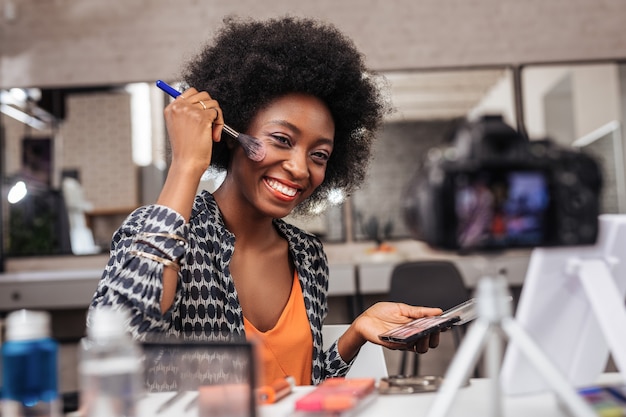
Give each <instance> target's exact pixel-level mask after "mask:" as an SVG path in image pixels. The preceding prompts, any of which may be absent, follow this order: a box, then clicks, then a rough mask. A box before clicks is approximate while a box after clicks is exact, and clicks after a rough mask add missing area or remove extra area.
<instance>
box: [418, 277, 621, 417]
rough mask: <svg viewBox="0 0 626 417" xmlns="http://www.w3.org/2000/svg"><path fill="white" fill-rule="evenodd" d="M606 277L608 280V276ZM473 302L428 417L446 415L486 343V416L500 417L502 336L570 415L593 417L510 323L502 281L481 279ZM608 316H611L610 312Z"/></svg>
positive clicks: (505, 287)
mask: <svg viewBox="0 0 626 417" xmlns="http://www.w3.org/2000/svg"><path fill="white" fill-rule="evenodd" d="M588 273H590V271H586V270H581V276H583V275H584V276H585V277H586V276H587V275H588ZM608 276H609V278H610V274H609V275H608ZM595 278H597V276H596V277H595ZM595 285H597V281H595V284H593V285H590V286H595ZM616 294H617V293H616ZM476 298H477V309H478V318H477V319H476V321H475V322H474V323H473V324H472V326H471V327H470V328H469V331H468V333H467V335H466V336H465V338H464V340H463V342H462V343H461V346H460V347H459V350H458V352H457V354H456V355H455V357H454V359H453V360H452V363H451V364H450V367H449V368H448V371H447V372H446V375H445V378H444V382H443V384H442V386H441V388H440V390H439V392H438V393H437V395H436V397H435V400H434V402H433V404H432V406H431V408H430V410H429V412H428V417H444V416H446V415H447V413H448V411H449V409H450V406H451V405H452V401H453V400H454V396H455V395H456V392H457V391H458V390H459V388H460V387H461V386H462V385H463V383H464V382H465V381H466V380H467V378H469V375H470V372H471V370H472V369H474V367H475V366H476V362H477V361H478V358H479V356H480V353H481V351H482V350H483V349H484V348H485V345H486V344H487V342H490V344H489V346H488V347H489V352H488V355H487V357H486V365H487V372H488V376H489V378H490V379H491V384H492V389H491V403H490V409H489V414H488V415H490V416H493V417H497V416H498V417H501V416H503V415H504V414H503V411H502V401H501V393H500V367H501V358H502V354H501V353H502V347H503V343H502V337H503V336H507V337H508V339H509V342H510V343H514V344H516V345H517V346H518V347H519V348H520V350H521V351H522V352H523V353H524V354H525V355H526V357H527V358H528V360H529V361H530V362H531V363H532V365H533V366H534V367H535V369H536V370H537V371H538V372H539V373H540V374H541V375H542V376H543V377H544V379H545V380H546V381H547V382H548V384H550V385H551V386H552V388H553V389H554V391H555V393H556V394H557V395H558V396H559V398H560V399H561V400H562V402H563V404H564V405H565V406H567V407H568V408H569V410H570V411H571V413H572V415H574V416H576V417H597V416H596V414H595V413H594V412H593V411H592V410H591V408H590V407H589V406H588V405H587V404H586V403H585V402H584V401H583V399H582V398H581V397H580V396H579V395H578V394H577V393H576V391H575V390H574V389H573V388H572V387H571V386H570V385H569V383H568V382H567V380H566V379H565V377H563V375H562V374H561V373H560V372H559V371H558V369H557V368H556V367H555V366H554V365H553V364H552V363H551V362H550V360H549V359H548V358H547V356H546V355H545V354H544V353H543V352H542V351H541V350H540V349H539V347H538V346H537V345H536V344H535V342H534V341H533V340H532V339H531V338H530V336H528V334H527V333H526V332H525V331H524V329H523V328H522V327H521V326H520V325H519V324H518V323H517V322H516V321H515V320H514V319H513V317H512V314H511V306H510V301H509V300H510V296H509V293H508V289H507V283H506V281H505V280H504V278H502V277H498V278H491V277H485V278H483V279H482V280H481V281H480V282H479V284H478V293H477V297H476ZM604 303H606V300H604V299H603V300H602V302H601V303H599V304H604ZM620 305H621V310H622V313H624V323H626V312H624V306H623V302H622V303H621V304H620ZM611 314H614V312H613V311H612V312H611ZM601 320H602V319H601ZM618 328H621V329H625V328H626V324H624V327H618ZM614 333H616V332H614ZM620 343H621V342H620ZM622 346H626V345H622ZM622 369H624V368H622Z"/></svg>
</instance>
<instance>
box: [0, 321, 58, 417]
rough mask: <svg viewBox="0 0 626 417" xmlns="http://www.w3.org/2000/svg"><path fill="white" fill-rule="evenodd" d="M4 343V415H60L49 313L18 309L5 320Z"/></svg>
mask: <svg viewBox="0 0 626 417" xmlns="http://www.w3.org/2000/svg"><path fill="white" fill-rule="evenodd" d="M6 326H7V327H6V342H5V343H4V344H3V345H2V381H3V384H4V387H3V388H2V416H3V417H44V416H45V417H48V416H50V417H58V416H60V414H61V407H60V400H59V392H58V345H57V343H56V341H54V340H53V339H52V338H51V337H50V315H49V314H48V313H45V312H43V311H31V310H19V311H14V312H12V313H10V314H9V315H8V317H7V320H6Z"/></svg>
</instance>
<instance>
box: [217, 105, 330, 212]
mask: <svg viewBox="0 0 626 417" xmlns="http://www.w3.org/2000/svg"><path fill="white" fill-rule="evenodd" d="M246 133H247V134H249V135H251V136H254V137H256V138H258V139H259V140H261V141H262V142H263V143H264V145H265V149H266V151H267V154H266V156H265V159H263V160H262V161H260V162H254V161H252V160H250V159H249V158H247V157H246V156H245V154H244V152H243V149H242V148H241V147H237V148H236V149H235V151H234V156H233V160H232V163H231V166H230V169H229V175H228V177H227V181H226V182H225V184H226V185H227V187H228V188H229V191H233V190H234V189H236V190H237V194H236V195H237V198H238V199H239V202H240V203H242V204H244V205H246V206H247V207H245V208H246V209H252V210H256V211H258V212H260V214H261V215H262V216H267V217H272V218H280V217H284V216H286V215H288V214H289V213H290V212H291V211H292V210H293V208H294V207H296V206H297V205H298V204H299V203H300V202H302V201H303V200H305V199H306V198H307V197H309V196H310V195H311V194H312V193H313V191H315V189H316V188H317V187H318V186H319V185H320V184H321V183H322V182H323V181H324V176H325V173H326V165H327V163H328V159H329V158H330V154H331V153H332V150H333V140H334V139H333V138H334V133H335V124H334V122H333V118H332V116H331V114H330V111H329V110H328V108H327V107H326V105H325V104H324V103H323V102H322V101H320V100H319V99H317V98H315V97H313V96H309V95H304V94H288V95H285V96H282V97H279V98H277V99H276V100H274V101H272V102H270V104H269V105H267V106H266V107H264V108H263V109H262V110H260V111H259V112H258V113H257V115H256V116H255V117H254V119H253V120H252V122H251V124H250V128H249V130H248V131H247V132H246ZM241 208H244V207H243V206H241Z"/></svg>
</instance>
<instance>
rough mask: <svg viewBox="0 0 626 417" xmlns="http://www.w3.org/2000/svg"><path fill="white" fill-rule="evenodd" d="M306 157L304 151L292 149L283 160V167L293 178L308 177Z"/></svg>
mask: <svg viewBox="0 0 626 417" xmlns="http://www.w3.org/2000/svg"><path fill="white" fill-rule="evenodd" d="M307 162H308V157H307V154H306V152H305V151H299V150H295V149H294V150H292V152H290V153H289V157H288V158H287V159H285V160H284V161H283V169H285V170H286V171H287V172H289V173H290V174H291V176H292V177H293V178H294V179H305V178H308V177H309V167H308V164H307Z"/></svg>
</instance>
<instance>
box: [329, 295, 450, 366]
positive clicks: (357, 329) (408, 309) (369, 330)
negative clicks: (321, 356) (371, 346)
mask: <svg viewBox="0 0 626 417" xmlns="http://www.w3.org/2000/svg"><path fill="white" fill-rule="evenodd" d="M441 313H442V310H441V309H440V308H430V307H416V306H411V305H408V304H403V303H391V302H379V303H376V304H374V305H373V306H371V307H370V308H368V309H367V310H366V311H365V312H363V313H362V314H361V315H360V316H359V317H357V318H356V320H354V322H353V323H352V326H350V328H349V329H348V330H347V331H346V333H345V334H344V335H343V336H342V339H344V340H342V341H341V345H343V347H344V349H345V350H346V351H345V353H346V354H347V356H348V357H350V356H353V355H350V353H353V352H354V354H356V352H357V351H358V348H360V346H361V345H362V344H363V343H364V342H365V341H369V342H372V343H376V344H378V345H383V346H385V347H387V348H389V349H410V350H413V351H415V352H418V353H425V352H427V351H428V349H429V348H435V347H437V346H438V345H439V332H434V333H431V334H430V335H429V336H427V337H423V338H421V339H419V340H418V341H417V343H416V344H415V345H411V346H406V345H404V344H400V343H391V342H385V341H382V340H380V339H379V338H378V335H379V334H382V333H385V332H387V331H389V330H392V329H395V328H396V327H399V326H402V325H403V324H406V323H409V322H411V321H413V320H415V319H419V318H422V317H427V316H437V315H439V314H441ZM359 339H360V340H359ZM357 346H358V347H357ZM355 348H356V350H355ZM341 350H343V349H340V351H341ZM342 356H343V354H342Z"/></svg>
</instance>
